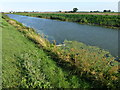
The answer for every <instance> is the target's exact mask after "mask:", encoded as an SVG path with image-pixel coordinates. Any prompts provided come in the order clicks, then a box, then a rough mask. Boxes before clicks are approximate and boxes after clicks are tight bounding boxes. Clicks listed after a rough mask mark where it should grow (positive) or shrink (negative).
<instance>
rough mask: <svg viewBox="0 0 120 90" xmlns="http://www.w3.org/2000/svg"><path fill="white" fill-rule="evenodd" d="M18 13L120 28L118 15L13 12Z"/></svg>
mask: <svg viewBox="0 0 120 90" xmlns="http://www.w3.org/2000/svg"><path fill="white" fill-rule="evenodd" d="M15 14H18V15H26V16H33V17H40V18H47V19H55V20H61V21H70V22H77V23H80V24H89V25H98V26H103V27H108V28H115V29H120V15H109V14H108V15H106V14H105V13H104V14H105V15H104V14H103V15H101V14H100V15H99V14H95V13H94V14H92V13H91V14H92V15H91V14H87V13H86V14H85V13H84V14H78V13H73V14H72V13H15Z"/></svg>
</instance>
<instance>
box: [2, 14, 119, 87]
mask: <svg viewBox="0 0 120 90" xmlns="http://www.w3.org/2000/svg"><path fill="white" fill-rule="evenodd" d="M3 18H4V19H3V21H2V22H3V23H2V26H1V27H2V28H3V49H2V50H3V87H23V88H30V87H32V88H41V87H44V88H50V87H59V88H60V87H63V88H91V87H95V88H100V87H104V88H107V87H111V88H118V87H119V86H120V82H119V79H118V78H119V73H118V63H117V62H116V61H114V57H112V56H111V55H110V54H109V52H107V51H104V50H101V49H100V48H97V47H91V46H86V45H85V44H83V43H79V42H76V41H65V42H64V43H65V46H61V47H58V46H56V45H55V43H54V44H50V43H49V41H47V40H46V39H45V38H43V37H42V36H40V35H38V34H37V33H35V31H34V30H33V29H31V28H27V27H25V26H23V25H22V24H20V23H18V22H16V21H14V20H12V19H9V18H8V17H6V16H3ZM5 20H6V21H7V22H6V21H5ZM8 23H10V24H11V25H10V24H8ZM13 26H14V27H13Z"/></svg>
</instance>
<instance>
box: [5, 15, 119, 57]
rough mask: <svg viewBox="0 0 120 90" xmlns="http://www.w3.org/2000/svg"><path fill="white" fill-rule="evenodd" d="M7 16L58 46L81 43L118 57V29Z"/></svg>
mask: <svg viewBox="0 0 120 90" xmlns="http://www.w3.org/2000/svg"><path fill="white" fill-rule="evenodd" d="M7 15H8V16H9V17H10V18H11V19H15V20H16V21H18V22H20V23H22V24H23V25H25V26H27V27H31V28H34V29H35V30H36V31H37V33H40V34H44V35H45V36H46V37H47V39H48V40H49V41H50V42H52V40H56V42H57V44H60V43H63V41H64V40H71V41H79V42H83V43H85V44H87V45H91V46H97V47H99V48H102V49H104V50H107V51H109V52H110V53H111V54H112V55H113V56H118V30H116V29H109V28H104V27H99V26H91V25H82V24H78V23H74V22H65V21H57V20H50V19H43V18H37V17H29V16H22V15H14V14H7Z"/></svg>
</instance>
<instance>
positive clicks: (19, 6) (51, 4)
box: [0, 0, 119, 12]
mask: <svg viewBox="0 0 120 90" xmlns="http://www.w3.org/2000/svg"><path fill="white" fill-rule="evenodd" d="M75 1H76V2H75ZM118 2H119V0H114V2H113V0H109V1H108V0H101V1H95V0H89V1H88V0H84V2H82V1H81V0H74V2H73V0H69V1H68V0H66V1H63V0H61V1H59V0H58V1H56V2H55V0H49V1H48V0H44V1H38V0H34V2H33V1H31V0H29V1H28V0H21V1H19V0H18V1H15V0H9V1H7V0H4V1H2V2H1V5H0V6H1V7H0V8H1V12H10V11H15V12H24V11H28V12H31V11H35V12H36V11H38V12H50V11H52V12H56V11H71V10H72V9H73V8H78V11H103V10H111V11H114V12H118Z"/></svg>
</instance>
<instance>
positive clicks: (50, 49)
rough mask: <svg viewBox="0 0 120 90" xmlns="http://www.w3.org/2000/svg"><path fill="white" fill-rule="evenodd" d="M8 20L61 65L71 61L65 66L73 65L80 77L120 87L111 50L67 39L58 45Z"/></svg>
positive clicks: (103, 84)
mask: <svg viewBox="0 0 120 90" xmlns="http://www.w3.org/2000/svg"><path fill="white" fill-rule="evenodd" d="M7 21H8V22H9V23H10V24H12V25H13V26H15V27H17V28H18V30H19V31H20V32H22V33H23V34H24V35H25V36H26V37H27V38H28V39H30V40H32V41H33V42H35V43H36V44H37V46H38V47H42V48H43V50H44V51H45V52H46V53H48V54H49V55H50V56H51V58H53V59H54V60H56V62H57V63H58V64H59V65H60V66H61V65H64V63H69V64H67V65H68V66H65V67H73V69H74V72H75V73H76V74H77V75H78V76H79V77H84V78H85V79H87V80H90V81H91V82H92V83H93V84H94V85H95V87H97V86H98V87H107V88H120V81H119V75H120V74H119V72H118V70H119V69H118V62H116V61H114V59H115V58H114V57H113V56H112V55H110V53H109V52H107V51H104V50H102V49H100V48H98V47H93V46H87V45H85V44H83V43H80V42H76V41H65V42H64V43H65V46H61V47H58V46H56V45H55V43H54V44H51V43H49V41H47V40H46V39H45V38H43V37H41V36H40V35H38V34H36V33H35V31H34V30H33V29H30V28H27V27H23V26H21V25H19V24H18V23H17V22H16V21H13V20H10V19H8V20H7ZM99 85H100V86H99Z"/></svg>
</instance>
